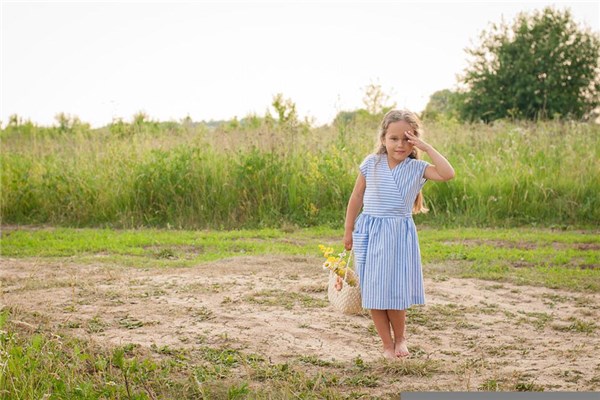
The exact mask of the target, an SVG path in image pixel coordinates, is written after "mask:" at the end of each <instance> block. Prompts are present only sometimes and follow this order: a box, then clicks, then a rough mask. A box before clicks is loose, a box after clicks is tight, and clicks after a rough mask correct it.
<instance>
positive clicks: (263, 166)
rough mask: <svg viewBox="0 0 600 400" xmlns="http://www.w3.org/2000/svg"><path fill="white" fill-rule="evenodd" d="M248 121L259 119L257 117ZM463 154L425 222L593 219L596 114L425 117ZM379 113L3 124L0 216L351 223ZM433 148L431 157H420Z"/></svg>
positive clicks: (79, 222) (90, 222)
mask: <svg viewBox="0 0 600 400" xmlns="http://www.w3.org/2000/svg"><path fill="white" fill-rule="evenodd" d="M251 122H252V121H251ZM425 127H426V131H427V136H426V140H427V141H429V142H430V143H432V144H433V145H435V147H436V148H437V149H439V150H440V151H441V152H442V153H443V154H445V155H446V156H447V158H448V159H449V160H450V161H451V162H452V164H453V165H454V166H455V169H456V172H457V177H456V179H455V180H453V181H451V182H448V183H428V184H427V185H426V186H425V189H424V195H425V199H426V203H427V206H428V207H429V208H430V209H431V211H430V213H429V214H427V215H424V216H418V217H417V222H421V223H428V224H442V225H453V226H463V225H470V226H516V225H538V226H552V225H559V226H573V227H590V226H597V225H598V224H599V222H600V196H599V195H598V193H600V179H599V177H600V163H599V162H598V159H600V127H599V126H597V125H592V124H581V123H561V122H539V123H536V124H534V123H508V122H499V123H496V124H494V125H493V126H490V125H480V124H472V125H463V124H458V123H453V122H437V123H431V124H427V123H426V126H425ZM376 130H377V127H376V124H368V123H356V124H348V125H344V126H325V127H320V128H308V127H307V126H306V125H302V124H301V125H299V126H278V125H277V124H276V123H273V122H272V121H271V122H269V121H265V120H262V119H260V118H257V119H255V120H254V121H253V122H252V124H246V125H244V124H239V123H235V124H233V123H232V124H228V125H222V126H221V127H219V128H216V129H211V128H208V127H207V126H205V125H194V124H189V123H187V124H185V123H184V124H176V123H166V124H165V123H163V124H160V123H150V122H147V121H146V122H144V121H141V122H140V123H137V124H135V125H134V124H124V123H118V124H113V125H111V126H109V127H106V128H103V129H99V130H92V129H90V128H89V127H88V126H87V125H81V126H76V127H71V128H70V129H67V130H63V131H59V130H58V129H57V128H44V127H36V126H34V125H33V126H32V125H29V126H23V125H21V126H9V127H8V128H6V129H4V130H3V131H2V133H1V138H2V154H1V156H0V161H1V167H2V181H1V182H2V196H1V199H2V205H1V217H2V223H4V224H53V225H66V226H111V227H139V226H173V227H182V228H238V227H245V228H248V227H267V226H275V227H277V226H281V225H284V224H295V225H300V226H311V225H319V224H328V225H332V226H339V225H341V224H342V223H343V218H344V213H345V208H346V203H347V200H348V196H349V195H350V192H351V190H352V186H353V184H354V181H355V179H356V176H357V171H358V169H357V166H358V164H359V163H360V161H361V160H362V159H363V158H364V157H365V156H366V155H367V154H368V153H369V152H371V151H372V149H373V147H374V143H375V140H376V138H375V137H376ZM425 159H426V160H427V157H425Z"/></svg>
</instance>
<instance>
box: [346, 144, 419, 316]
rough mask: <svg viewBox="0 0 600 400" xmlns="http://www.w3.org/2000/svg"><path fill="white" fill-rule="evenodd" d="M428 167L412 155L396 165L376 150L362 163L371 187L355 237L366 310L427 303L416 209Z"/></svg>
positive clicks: (358, 270) (363, 302)
mask: <svg viewBox="0 0 600 400" xmlns="http://www.w3.org/2000/svg"><path fill="white" fill-rule="evenodd" d="M428 165H429V163H427V162H426V161H423V160H415V159H412V158H406V159H405V160H403V161H402V162H401V163H399V164H398V165H396V167H394V168H391V169H390V167H389V165H388V161H387V155H386V154H371V155H369V156H367V158H366V159H365V160H364V161H363V162H362V164H361V165H360V172H361V173H362V175H363V176H364V177H365V179H366V182H367V186H366V189H365V194H364V198H363V210H362V213H361V214H360V215H359V216H358V218H357V219H356V222H355V224H354V231H353V233H352V238H353V249H354V257H355V262H356V271H357V273H358V276H359V279H360V287H361V296H362V306H363V308H367V309H376V310H405V309H407V308H409V307H410V306H411V305H413V304H425V291H424V288H423V273H422V270H421V252H420V250H419V239H418V237H417V229H416V226H415V223H414V221H413V218H412V208H413V204H414V202H415V198H416V197H417V194H418V193H419V191H420V190H421V188H422V187H423V185H424V184H425V182H426V179H425V178H424V177H423V174H424V173H425V168H427V166H428Z"/></svg>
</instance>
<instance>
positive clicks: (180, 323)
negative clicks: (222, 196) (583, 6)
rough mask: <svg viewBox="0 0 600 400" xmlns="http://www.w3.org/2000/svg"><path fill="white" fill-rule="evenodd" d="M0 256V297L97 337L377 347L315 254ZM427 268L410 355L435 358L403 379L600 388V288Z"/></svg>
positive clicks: (274, 347) (342, 355)
mask: <svg viewBox="0 0 600 400" xmlns="http://www.w3.org/2000/svg"><path fill="white" fill-rule="evenodd" d="M1 265H2V266H1V268H0V282H1V285H2V286H1V293H2V296H1V298H0V302H1V303H2V305H4V306H11V307H16V308H17V309H18V310H22V311H24V312H33V311H35V312H37V313H38V315H41V316H43V317H44V318H45V321H47V322H48V323H49V324H50V326H54V327H55V328H56V329H57V330H62V331H64V330H67V331H68V332H70V333H71V334H73V335H77V336H80V337H84V338H88V339H92V340H95V341H97V342H99V343H105V344H108V345H122V344H125V343H136V344H141V345H144V346H152V345H155V346H158V347H159V348H161V347H163V346H169V347H170V348H192V347H198V346H215V347H219V346H229V347H232V348H236V349H239V350H240V351H244V352H247V353H258V354H261V355H263V356H265V357H267V358H268V359H269V360H271V361H273V362H283V361H285V360H290V359H294V358H297V357H299V356H312V357H317V358H319V359H322V360H335V361H339V362H349V363H351V362H352V361H353V360H354V359H356V357H360V358H362V359H363V360H364V361H366V362H378V360H380V359H381V353H380V345H379V338H378V337H377V335H376V333H375V331H374V329H373V326H372V322H371V320H370V318H369V316H368V314H367V313H365V314H363V315H354V316H347V315H342V314H340V313H338V312H336V311H335V310H334V309H332V307H331V306H329V305H328V303H327V300H326V299H327V294H326V282H327V275H326V273H325V271H323V270H322V269H321V267H320V259H318V258H307V257H285V256H277V257H275V256H273V257H264V256H260V257H240V258H233V259H226V260H221V261H217V262H212V263H206V264H202V265H198V266H196V267H192V268H148V269H143V268H125V267H120V266H114V265H105V264H103V263H102V262H101V261H99V262H98V263H97V264H96V265H77V264H75V263H71V262H69V261H65V260H64V259H61V260H59V261H56V262H52V261H48V260H47V259H45V260H35V259H7V258H4V259H2V260H1ZM436 269H437V268H436ZM425 275H426V292H427V297H428V304H427V305H426V306H424V307H414V308H413V309H411V310H410V312H409V316H410V318H409V321H408V326H409V330H408V336H409V348H410V349H411V350H412V353H413V354H412V359H416V360H419V359H423V360H425V359H426V360H432V359H433V360H437V361H438V362H439V366H440V367H439V369H438V370H437V371H436V372H435V373H433V374H432V375H431V376H429V377H411V378H410V380H407V381H406V382H405V384H404V385H403V386H402V388H401V389H402V390H477V389H481V388H482V385H485V384H486V382H488V383H489V382H493V381H497V382H503V384H504V385H505V386H504V387H507V386H506V385H507V384H510V385H513V386H514V385H515V384H519V383H522V384H532V385H539V387H542V388H543V389H544V390H546V391H557V390H561V391H563V390H564V391H573V390H591V391H593V390H599V389H600V357H598V354H599V350H600V337H599V335H598V330H599V329H600V327H598V324H597V321H600V294H589V293H578V292H568V291H561V290H552V289H547V288H539V287H529V286H515V285H510V284H506V283H497V282H488V281H479V280H473V279H453V278H449V279H438V278H436V277H430V276H429V275H430V274H428V269H427V267H426V269H425ZM431 275H432V274H431Z"/></svg>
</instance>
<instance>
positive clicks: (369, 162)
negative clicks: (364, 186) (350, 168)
mask: <svg viewBox="0 0 600 400" xmlns="http://www.w3.org/2000/svg"><path fill="white" fill-rule="evenodd" d="M380 158H381V154H375V153H371V154H369V155H367V156H366V157H365V159H364V160H363V161H362V163H360V167H359V168H360V172H362V174H363V175H364V176H367V175H368V171H369V169H371V168H372V167H373V165H374V164H375V162H376V161H378V160H379V159H380Z"/></svg>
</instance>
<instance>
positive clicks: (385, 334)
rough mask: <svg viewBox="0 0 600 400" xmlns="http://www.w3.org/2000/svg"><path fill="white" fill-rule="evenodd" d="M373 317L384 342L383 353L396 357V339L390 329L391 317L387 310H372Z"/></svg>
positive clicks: (388, 356)
mask: <svg viewBox="0 0 600 400" xmlns="http://www.w3.org/2000/svg"><path fill="white" fill-rule="evenodd" d="M371 318H373V323H374V324H375V329H377V333H378V334H379V337H380V338H381V341H382V342H383V355H384V357H386V358H396V354H395V353H394V341H393V340H392V332H391V330H390V319H389V317H388V314H387V310H371Z"/></svg>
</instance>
